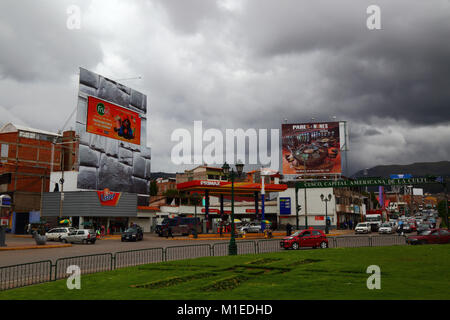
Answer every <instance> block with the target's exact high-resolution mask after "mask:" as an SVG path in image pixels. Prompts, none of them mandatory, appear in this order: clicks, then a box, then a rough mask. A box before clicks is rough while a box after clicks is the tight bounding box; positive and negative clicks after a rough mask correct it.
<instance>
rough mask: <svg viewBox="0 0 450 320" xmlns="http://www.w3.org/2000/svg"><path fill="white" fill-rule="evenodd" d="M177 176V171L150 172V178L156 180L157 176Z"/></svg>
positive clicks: (165, 177)
mask: <svg viewBox="0 0 450 320" xmlns="http://www.w3.org/2000/svg"><path fill="white" fill-rule="evenodd" d="M175 177H176V173H167V172H152V173H151V174H150V180H155V179H157V178H163V179H167V178H175Z"/></svg>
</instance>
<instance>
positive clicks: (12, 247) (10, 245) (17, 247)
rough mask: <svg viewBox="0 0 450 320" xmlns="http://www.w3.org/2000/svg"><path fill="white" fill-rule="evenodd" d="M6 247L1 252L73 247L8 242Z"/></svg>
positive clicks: (67, 245)
mask: <svg viewBox="0 0 450 320" xmlns="http://www.w3.org/2000/svg"><path fill="white" fill-rule="evenodd" d="M6 245H7V246H6V247H0V251H11V250H28V249H50V248H64V247H71V246H72V245H71V244H45V245H36V244H23V243H14V242H13V243H11V242H7V243H6Z"/></svg>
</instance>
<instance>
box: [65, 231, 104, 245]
mask: <svg viewBox="0 0 450 320" xmlns="http://www.w3.org/2000/svg"><path fill="white" fill-rule="evenodd" d="M96 240H97V237H96V235H95V232H94V230H88V229H80V230H76V229H75V230H73V231H72V232H71V233H69V234H68V235H66V236H62V237H61V241H62V242H64V243H69V242H70V243H76V242H78V243H85V244H87V243H92V244H94V243H95V241H96Z"/></svg>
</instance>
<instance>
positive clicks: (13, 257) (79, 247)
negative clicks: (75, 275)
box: [0, 233, 386, 267]
mask: <svg viewBox="0 0 450 320" xmlns="http://www.w3.org/2000/svg"><path fill="white" fill-rule="evenodd" d="M347 236H355V235H354V234H350V235H346V237H347ZM356 236H357V237H366V236H367V235H356ZM371 236H373V237H377V238H378V237H385V236H386V235H379V234H378V233H372V234H371ZM250 240H251V239H250ZM361 240H362V239H361ZM380 240H381V239H380ZM8 242H14V243H15V244H18V243H23V244H31V243H34V240H33V239H29V238H18V237H14V235H10V234H8V235H7V239H6V243H7V244H8ZM218 242H228V240H172V239H170V238H169V239H166V238H160V237H158V236H157V235H154V234H146V235H145V236H144V240H142V241H138V242H121V241H120V239H108V240H99V241H97V242H96V243H95V244H87V245H85V244H73V245H72V247H64V248H49V249H28V250H12V251H0V267H1V266H10V265H15V264H22V263H29V262H37V261H43V260H51V261H52V262H53V263H55V261H56V260H57V259H58V258H64V257H75V256H83V255H90V254H99V253H115V252H119V251H127V250H137V249H148V248H166V247H170V246H185V245H195V244H208V243H209V244H213V243H218ZM347 242H348V241H347ZM347 242H343V241H341V242H340V243H342V244H343V246H353V245H351V244H347ZM352 242H353V241H352ZM354 242H355V246H359V245H360V244H359V242H358V241H356V240H355V241H354ZM48 243H53V242H48ZM58 243H59V242H55V244H58ZM362 245H363V246H364V244H362ZM330 247H332V244H331V243H330Z"/></svg>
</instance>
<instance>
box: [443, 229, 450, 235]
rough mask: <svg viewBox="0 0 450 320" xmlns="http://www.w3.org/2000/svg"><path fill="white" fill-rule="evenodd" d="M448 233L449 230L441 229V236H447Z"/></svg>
mask: <svg viewBox="0 0 450 320" xmlns="http://www.w3.org/2000/svg"><path fill="white" fill-rule="evenodd" d="M449 234H450V232H448V231H447V230H441V236H448V235H449Z"/></svg>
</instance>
